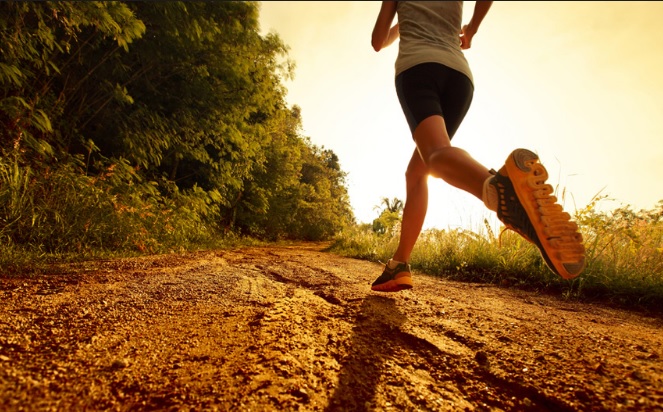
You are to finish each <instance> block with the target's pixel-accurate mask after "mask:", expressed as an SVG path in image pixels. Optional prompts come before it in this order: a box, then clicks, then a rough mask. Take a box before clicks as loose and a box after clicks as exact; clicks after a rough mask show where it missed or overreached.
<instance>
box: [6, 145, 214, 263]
mask: <svg viewBox="0 0 663 412" xmlns="http://www.w3.org/2000/svg"><path fill="white" fill-rule="evenodd" d="M34 167H35V166H32V167H31V166H28V165H25V164H21V163H20V161H19V160H18V158H16V157H12V156H0V269H3V271H2V272H3V274H7V273H11V272H21V271H25V269H26V267H29V266H33V265H34V264H35V262H40V261H48V260H49V259H59V258H66V257H67V256H70V257H74V256H75V257H76V258H77V259H81V258H89V257H94V256H99V255H112V254H121V255H127V254H132V253H134V254H138V253H145V252H152V253H156V252H164V251H169V250H172V249H173V248H181V247H182V245H187V246H194V247H195V245H208V244H213V243H214V242H216V241H217V238H218V232H217V231H216V230H214V228H212V227H211V226H210V224H209V221H212V220H213V219H214V210H213V209H211V208H209V206H208V204H209V203H210V202H209V201H208V199H207V194H205V193H204V192H203V191H196V190H192V191H191V192H190V193H187V194H186V195H184V194H181V193H178V192H177V191H176V188H175V187H174V186H172V185H171V186H168V183H167V182H160V183H155V182H144V181H141V179H140V178H139V177H138V175H137V174H136V172H135V169H134V168H132V167H131V166H129V165H128V164H127V163H126V162H122V161H119V162H114V163H108V164H106V165H105V166H104V168H103V173H100V174H98V175H96V176H94V177H92V176H88V175H87V174H86V173H85V167H84V165H83V164H82V162H80V161H79V162H61V163H60V164H58V165H53V166H44V165H39V166H37V167H38V168H34ZM163 191H170V192H169V195H168V196H163V195H162V192H163ZM206 217H207V218H206Z"/></svg>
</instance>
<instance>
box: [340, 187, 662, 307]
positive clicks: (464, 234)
mask: <svg viewBox="0 0 663 412" xmlns="http://www.w3.org/2000/svg"><path fill="white" fill-rule="evenodd" d="M603 199H605V197H603V198H595V199H594V201H592V202H591V203H590V205H588V206H587V207H586V208H585V209H583V210H580V211H578V212H577V213H576V214H575V216H574V220H575V221H576V222H578V224H579V226H580V230H581V233H582V234H583V238H584V243H585V247H586V250H587V266H586V269H585V270H584V272H583V273H582V274H581V275H580V276H579V277H577V278H575V279H573V280H564V279H562V278H560V277H558V276H557V275H555V274H553V273H552V272H551V271H550V270H549V269H548V267H547V266H546V265H545V263H544V262H543V259H542V258H541V256H540V254H539V251H538V250H537V249H536V248H535V247H534V246H533V245H531V244H529V243H528V242H526V241H525V240H524V239H523V238H521V237H520V236H519V235H517V234H516V233H514V232H511V231H505V232H503V233H502V234H501V236H496V235H495V234H494V233H493V232H492V230H491V228H490V226H489V225H488V223H487V222H485V223H486V225H485V227H483V228H479V229H477V230H473V231H469V230H460V229H455V230H437V229H429V230H426V231H424V232H423V233H422V234H421V236H420V238H419V240H418V242H417V245H416V246H415V249H414V250H413V253H412V257H411V262H410V263H411V266H412V268H413V270H416V271H420V272H423V273H427V274H430V275H435V276H440V277H444V278H447V279H453V280H459V281H470V282H485V283H492V284H499V285H502V286H514V287H519V288H525V289H530V290H538V291H541V292H546V293H553V294H558V295H560V296H562V297H564V298H568V299H578V300H584V301H597V300H598V301H603V302H607V303H610V304H615V305H619V306H621V307H641V308H647V309H657V308H662V307H663V201H661V202H659V204H658V207H656V208H654V209H652V210H641V211H633V210H632V209H631V208H630V207H628V206H627V207H622V208H618V209H616V210H613V211H612V212H599V211H597V210H596V206H597V204H598V203H599V202H600V201H602V200H603ZM398 236H399V228H398V226H395V227H394V228H393V229H392V230H391V231H388V232H387V233H385V234H382V235H378V234H375V233H373V232H372V231H371V228H370V227H369V226H368V225H363V226H356V227H354V228H351V229H349V230H348V231H346V232H344V233H342V234H341V235H340V236H339V237H338V238H337V239H336V241H335V243H334V244H333V245H332V247H331V250H332V251H334V252H335V253H338V254H341V255H344V256H349V257H355V258H360V259H367V260H371V261H379V262H386V261H387V260H388V259H389V258H390V257H391V256H392V255H393V253H394V252H395V250H396V247H397V245H398Z"/></svg>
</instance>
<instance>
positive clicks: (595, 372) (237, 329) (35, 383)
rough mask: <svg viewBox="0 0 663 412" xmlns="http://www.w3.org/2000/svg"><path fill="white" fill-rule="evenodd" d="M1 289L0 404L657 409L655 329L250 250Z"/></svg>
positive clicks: (74, 268) (658, 338)
mask: <svg viewBox="0 0 663 412" xmlns="http://www.w3.org/2000/svg"><path fill="white" fill-rule="evenodd" d="M53 270H54V274H52V275H48V276H45V277H41V278H39V279H2V278H0V301H1V302H2V305H1V306H0V410H3V411H21V410H25V411H50V410H53V411H80V410H86V411H93V410H132V411H134V410H196V411H197V410H218V411H249V410H250V411H272V410H287V411H290V410H293V411H294V410H301V411H323V410H324V411H337V410H338V411H355V410H357V411H372V410H379V411H386V410H394V411H446V410H449V411H459V410H468V411H484V410H487V411H488V410H490V411H500V410H505V411H511V410H516V411H520V410H523V411H528V410H533V411H548V410H550V411H576V410H577V411H616V410H630V411H645V410H646V411H652V410H653V411H662V410H663V407H662V406H661V405H663V359H662V358H661V357H662V356H663V333H662V330H663V329H662V328H663V319H661V318H657V317H646V316H643V315H639V314H636V313H630V312H626V311H617V310H612V309H608V308H605V307H600V306H593V305H587V304H579V303H570V302H565V301H563V300H561V299H558V298H554V297H546V296H541V295H537V294H532V293H526V292H522V291H514V290H510V289H506V288H499V287H495V286H488V285H481V284H467V283H456V282H449V281H445V280H441V279H439V278H434V277H430V276H426V275H423V274H418V273H415V278H414V282H415V286H414V289H412V290H409V291H404V292H400V293H397V294H380V293H378V292H371V291H370V286H369V284H370V282H371V281H372V280H373V279H374V278H375V277H376V276H377V275H378V274H379V273H380V271H381V270H382V266H381V265H379V264H375V263H370V262H366V261H359V260H354V259H348V258H343V257H339V256H336V255H333V254H329V253H325V252H323V245H319V244H312V245H311V244H309V245H300V246H292V247H264V248H259V247H254V248H243V249H237V250H231V251H225V250H224V251H216V252H199V253H192V254H186V255H166V256H154V257H145V258H137V259H124V260H112V261H101V262H93V263H86V264H76V265H68V266H62V267H57V268H54V269H53Z"/></svg>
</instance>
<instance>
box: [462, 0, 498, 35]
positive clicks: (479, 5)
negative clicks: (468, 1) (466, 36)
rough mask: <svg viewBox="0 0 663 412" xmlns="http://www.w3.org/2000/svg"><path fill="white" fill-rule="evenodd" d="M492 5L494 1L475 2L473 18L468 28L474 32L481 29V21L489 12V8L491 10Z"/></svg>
mask: <svg viewBox="0 0 663 412" xmlns="http://www.w3.org/2000/svg"><path fill="white" fill-rule="evenodd" d="M492 5H493V2H492V1H477V2H476V3H475V4H474V13H473V14H472V19H471V20H470V22H469V23H468V24H467V28H466V30H470V31H472V33H476V32H477V31H479V26H481V22H482V21H483V19H484V17H486V14H488V10H490V6H492Z"/></svg>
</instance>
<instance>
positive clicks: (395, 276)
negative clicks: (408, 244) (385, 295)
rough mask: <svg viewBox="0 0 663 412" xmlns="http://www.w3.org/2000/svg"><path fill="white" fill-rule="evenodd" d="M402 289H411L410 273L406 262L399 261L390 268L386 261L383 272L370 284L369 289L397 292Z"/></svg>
mask: <svg viewBox="0 0 663 412" xmlns="http://www.w3.org/2000/svg"><path fill="white" fill-rule="evenodd" d="M404 289H412V274H411V270H410V265H409V264H408V263H399V264H398V265H396V267H395V268H393V269H391V268H389V263H388V262H387V264H386V265H385V267H384V272H382V274H381V275H380V276H379V277H378V278H377V279H375V282H373V285H371V290H376V291H378V292H398V291H400V290H404Z"/></svg>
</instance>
